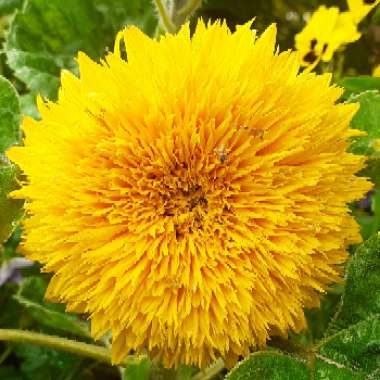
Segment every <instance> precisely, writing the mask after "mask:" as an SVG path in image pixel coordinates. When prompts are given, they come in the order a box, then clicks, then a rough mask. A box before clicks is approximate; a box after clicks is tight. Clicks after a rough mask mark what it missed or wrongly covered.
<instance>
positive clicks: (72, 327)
mask: <svg viewBox="0 0 380 380" xmlns="http://www.w3.org/2000/svg"><path fill="white" fill-rule="evenodd" d="M45 290H46V282H45V281H44V280H43V279H42V278H41V277H28V278H27V279H25V280H24V281H23V282H22V284H21V286H20V289H19V292H18V293H17V295H15V296H14V298H15V299H16V300H17V301H18V302H19V303H20V304H21V305H22V306H23V307H24V308H25V309H26V310H27V312H28V314H29V315H30V316H31V317H32V318H33V319H34V320H36V321H38V322H39V323H41V324H42V325H43V326H47V327H50V328H53V329H55V330H58V331H63V332H66V333H70V334H75V335H77V336H82V337H89V331H88V326H87V324H86V323H85V322H82V321H80V320H79V318H78V317H77V316H76V315H75V314H72V313H70V314H69V313H65V311H64V307H63V306H62V305H58V304H53V303H49V302H45V301H44V300H43V297H44V294H45Z"/></svg>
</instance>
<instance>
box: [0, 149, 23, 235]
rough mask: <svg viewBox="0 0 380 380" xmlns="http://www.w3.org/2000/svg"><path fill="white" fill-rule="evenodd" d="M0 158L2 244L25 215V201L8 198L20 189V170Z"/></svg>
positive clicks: (0, 226) (0, 229) (0, 225)
mask: <svg viewBox="0 0 380 380" xmlns="http://www.w3.org/2000/svg"><path fill="white" fill-rule="evenodd" d="M1 160H2V157H1V156H0V210H1V212H0V243H2V242H4V241H6V240H8V238H9V236H10V235H11V234H12V232H13V231H14V229H15V228H16V227H17V223H18V221H19V220H20V219H21V217H22V215H23V211H22V205H23V201H21V200H19V199H11V198H9V197H8V194H9V192H10V191H12V190H15V189H16V188H17V187H18V184H17V180H16V178H17V175H18V173H19V170H18V169H17V167H16V166H15V165H13V164H11V163H8V162H6V159H3V163H2V162H1Z"/></svg>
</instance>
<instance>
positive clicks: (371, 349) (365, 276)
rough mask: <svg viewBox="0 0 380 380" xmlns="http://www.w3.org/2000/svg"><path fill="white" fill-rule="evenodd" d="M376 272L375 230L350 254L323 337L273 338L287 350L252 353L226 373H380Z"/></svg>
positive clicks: (379, 243) (243, 377)
mask: <svg viewBox="0 0 380 380" xmlns="http://www.w3.org/2000/svg"><path fill="white" fill-rule="evenodd" d="M379 273H380V237H379V236H378V235H377V234H376V235H375V236H373V237H371V238H370V239H369V240H368V241H367V242H365V243H363V244H361V245H360V246H359V247H358V248H357V250H356V252H355V254H354V255H353V257H352V259H351V261H350V263H349V265H348V267H347V271H346V286H345V290H344V293H343V297H342V299H341V302H340V306H339V309H338V311H337V313H336V314H335V316H334V319H333V321H332V322H331V323H330V326H329V328H328V329H327V331H326V334H325V337H324V338H323V339H322V340H320V341H319V342H318V343H316V344H314V345H311V346H310V345H309V346H307V348H305V347H303V346H301V345H294V344H293V343H292V342H289V341H284V340H282V339H277V340H275V339H272V342H270V343H271V344H272V346H276V347H280V348H281V349H283V350H284V351H285V352H288V353H289V354H286V353H285V352H274V351H267V352H257V353H255V354H252V355H251V356H250V357H249V358H247V359H246V360H244V361H243V362H242V363H240V364H239V365H238V366H237V367H236V368H235V369H233V370H232V371H231V373H230V374H229V376H228V377H227V379H230V380H248V379H256V378H257V379H260V380H261V379H262V380H266V379H268V380H269V379H270V380H272V379H274V380H276V379H281V380H282V379H289V380H290V379H292V380H293V379H294V380H301V379H302V380H303V379H305V380H306V379H315V380H322V379H323V380H324V379H326V380H367V379H368V380H369V379H380V276H379ZM276 342H277V344H276ZM278 342H279V343H278Z"/></svg>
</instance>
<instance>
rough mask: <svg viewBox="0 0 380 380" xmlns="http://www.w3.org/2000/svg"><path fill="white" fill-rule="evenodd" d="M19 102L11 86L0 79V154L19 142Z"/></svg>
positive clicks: (6, 81)
mask: <svg viewBox="0 0 380 380" xmlns="http://www.w3.org/2000/svg"><path fill="white" fill-rule="evenodd" d="M19 125H20V102H19V99H18V95H17V93H16V90H15V89H14V87H13V86H12V84H11V83H10V82H9V81H8V80H6V79H5V78H3V77H0V154H2V153H4V151H5V150H6V149H7V148H9V147H10V146H11V145H13V144H15V143H17V142H19V141H20V138H21V132H20V128H19Z"/></svg>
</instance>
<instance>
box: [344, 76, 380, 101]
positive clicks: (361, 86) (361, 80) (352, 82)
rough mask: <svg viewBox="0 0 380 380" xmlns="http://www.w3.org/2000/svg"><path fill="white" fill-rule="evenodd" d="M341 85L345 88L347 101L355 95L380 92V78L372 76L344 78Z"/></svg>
mask: <svg viewBox="0 0 380 380" xmlns="http://www.w3.org/2000/svg"><path fill="white" fill-rule="evenodd" d="M339 85H340V86H342V87H344V89H345V90H346V91H345V94H344V98H345V99H347V98H348V97H349V96H350V95H352V94H353V93H354V94H355V93H356V94H357V93H361V92H364V91H368V90H377V91H380V78H376V77H370V76H365V75H363V76H358V77H347V78H343V79H342V80H341V81H340V82H339Z"/></svg>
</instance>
